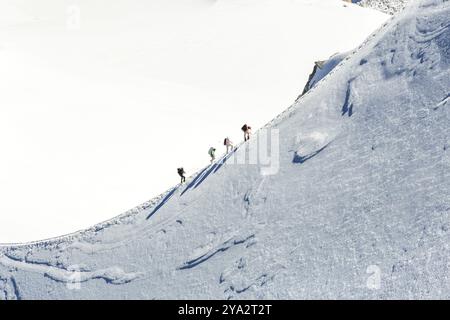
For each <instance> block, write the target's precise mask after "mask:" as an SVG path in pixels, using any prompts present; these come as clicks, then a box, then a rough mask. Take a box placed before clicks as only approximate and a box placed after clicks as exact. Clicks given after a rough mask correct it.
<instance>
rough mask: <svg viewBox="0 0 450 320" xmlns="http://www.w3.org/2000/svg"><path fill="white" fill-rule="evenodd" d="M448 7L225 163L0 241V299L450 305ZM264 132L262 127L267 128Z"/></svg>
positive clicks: (420, 9)
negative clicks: (151, 194)
mask: <svg viewBox="0 0 450 320" xmlns="http://www.w3.org/2000/svg"><path fill="white" fill-rule="evenodd" d="M449 39H450V2H448V1H443V0H421V1H414V2H413V3H412V4H411V5H410V6H409V7H408V8H407V9H406V10H405V11H404V12H402V13H400V14H399V15H398V16H395V17H394V18H392V20H391V21H390V22H389V23H387V24H386V25H384V26H383V27H382V28H381V29H380V30H378V31H377V32H376V33H374V34H373V35H371V36H370V37H369V38H368V40H367V41H366V42H365V43H364V44H363V45H361V47H360V48H359V49H358V50H355V51H354V52H352V53H350V54H349V55H348V56H347V57H346V58H345V59H344V60H343V61H342V62H341V63H340V64H339V65H338V66H336V67H335V68H334V69H333V70H332V71H331V72H330V73H329V74H328V75H327V76H325V77H324V78H323V79H322V80H321V81H320V82H319V83H318V84H317V85H316V86H314V87H313V88H312V89H311V90H309V91H308V92H307V93H306V94H305V95H303V96H302V97H301V98H299V100H298V101H297V103H296V104H295V105H293V106H292V107H291V108H289V109H288V110H286V111H285V112H284V113H283V114H281V115H280V116H278V117H277V118H275V119H274V120H273V121H272V122H271V123H269V124H268V125H267V126H266V128H265V129H267V130H273V129H277V130H278V131H277V132H279V152H278V153H277V152H276V151H277V150H274V151H275V153H276V154H278V155H279V164H280V167H279V170H278V172H276V173H275V174H272V175H262V174H261V171H260V169H261V166H260V165H251V164H248V165H245V164H241V165H238V164H233V163H232V161H231V159H232V158H233V156H234V155H236V156H237V155H238V154H239V153H241V155H242V153H245V150H246V149H247V148H248V147H249V144H251V143H254V141H256V138H257V137H256V136H253V137H252V139H251V140H250V141H251V142H250V143H247V144H243V145H241V146H240V147H239V149H238V150H237V151H236V153H235V154H233V155H232V156H230V157H229V158H226V161H225V159H220V160H219V161H218V163H216V164H214V165H213V166H211V167H207V168H205V169H204V170H201V171H200V172H199V173H198V174H197V175H194V176H193V177H192V178H190V179H188V181H187V183H186V184H185V185H182V186H177V187H175V188H173V189H171V190H169V191H168V192H167V193H165V194H163V195H162V196H161V197H160V198H159V199H158V201H154V202H150V203H148V204H146V205H144V206H142V207H140V208H138V209H136V210H135V212H130V213H129V214H127V215H124V216H122V217H120V218H118V219H115V220H112V221H110V222H107V223H104V224H102V225H99V226H96V227H93V228H92V229H90V230H87V231H85V232H83V233H79V234H74V235H70V236H67V237H63V238H60V239H54V240H51V241H47V242H39V243H33V244H29V245H22V246H20V245H18V246H5V247H2V248H0V298H2V299H33V298H50V299H66V298H68V299H74V298H82V299H90V298H122V299H131V298H135V299H139V298H145V299H152V298H157V299H164V298H187V299H189V298H196V299H200V298H224V299H250V298H252V299H269V298H273V299H286V298H308V299H310V298H362V299H373V298H382V299H389V298H390V299H392V298H399V299H400V298H450V269H449V265H450V261H449V257H450V197H449V194H450V182H449V181H450V154H449V148H450V140H449V133H450V132H449V129H448V124H449V123H450V122H449V121H450V109H449V106H450V102H449V97H450V54H449V52H450V41H449ZM263 133H264V131H260V133H259V134H263Z"/></svg>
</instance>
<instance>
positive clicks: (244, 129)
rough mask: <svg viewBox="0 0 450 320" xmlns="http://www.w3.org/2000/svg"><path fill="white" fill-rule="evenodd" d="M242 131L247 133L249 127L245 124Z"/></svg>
mask: <svg viewBox="0 0 450 320" xmlns="http://www.w3.org/2000/svg"><path fill="white" fill-rule="evenodd" d="M241 129H242V131H244V132H245V131H247V130H248V126H247V125H246V124H244V125H243V126H242V128H241Z"/></svg>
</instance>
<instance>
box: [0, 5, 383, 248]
mask: <svg viewBox="0 0 450 320" xmlns="http://www.w3.org/2000/svg"><path fill="white" fill-rule="evenodd" d="M111 3H112V1H111V0H39V1H36V0H0V88H1V94H0V148H1V153H2V156H1V157H0V194H1V195H2V196H1V201H0V243H16V242H28V241H32V240H38V239H46V238H49V237H54V236H60V235H63V234H67V233H71V232H74V231H77V230H81V229H85V228H88V227H90V226H92V225H93V224H95V223H98V222H99V221H103V220H106V219H109V218H111V217H112V216H117V215H118V214H120V213H122V212H124V211H125V210H128V209H129V208H132V207H133V206H135V205H136V204H138V203H142V202H144V201H146V200H148V199H150V198H153V197H154V196H156V195H157V194H159V193H160V192H161V191H162V190H166V189H167V188H169V187H170V186H172V185H174V184H175V183H177V182H178V181H179V177H178V175H177V171H176V168H179V167H181V166H183V167H184V168H185V170H186V172H188V173H189V174H192V173H193V172H195V171H197V170H199V169H200V168H202V167H203V166H204V165H206V164H207V163H208V162H209V157H208V154H207V152H208V150H209V148H210V147H211V146H215V147H216V148H217V150H218V152H220V153H222V152H223V150H224V147H223V139H224V138H225V137H226V136H229V137H230V138H231V140H232V141H234V142H238V141H240V140H241V139H242V134H241V131H240V128H241V126H242V125H243V124H244V123H245V122H248V123H249V124H251V125H252V126H253V127H254V128H258V127H261V126H262V125H264V124H265V123H267V122H268V121H270V119H272V117H273V115H274V114H277V113H279V112H281V111H283V110H284V109H285V108H286V107H288V106H289V105H291V104H292V103H293V101H295V99H296V97H297V96H298V94H299V91H300V90H301V89H302V88H303V86H304V85H305V82H306V80H307V78H308V75H309V73H310V72H311V68H312V65H313V63H314V61H315V60H317V59H326V58H327V57H329V56H330V55H332V54H333V53H335V52H345V51H349V50H352V49H353V48H355V47H356V46H357V45H358V44H360V43H361V42H362V41H363V40H364V39H365V38H366V37H367V35H368V34H370V33H371V32H373V30H375V29H376V28H378V27H379V26H380V25H381V24H382V23H384V22H385V21H386V20H387V19H388V16H387V15H386V14H383V13H381V12H379V11H376V10H373V9H368V8H361V7H360V6H358V5H351V4H345V3H344V2H343V1H341V0H320V1H319V0H217V1H216V0H170V1H167V0H114V4H111ZM24 199H26V200H24Z"/></svg>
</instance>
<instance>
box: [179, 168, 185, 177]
mask: <svg viewBox="0 0 450 320" xmlns="http://www.w3.org/2000/svg"><path fill="white" fill-rule="evenodd" d="M183 173H184V169H183V168H178V174H179V175H180V176H181V175H183Z"/></svg>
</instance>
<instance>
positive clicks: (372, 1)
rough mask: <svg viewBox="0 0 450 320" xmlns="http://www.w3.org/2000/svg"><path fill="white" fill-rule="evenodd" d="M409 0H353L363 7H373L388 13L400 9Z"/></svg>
mask: <svg viewBox="0 0 450 320" xmlns="http://www.w3.org/2000/svg"><path fill="white" fill-rule="evenodd" d="M408 1H409V0H361V1H358V0H356V1H354V2H357V3H358V4H359V5H361V6H363V7H368V8H373V9H377V10H380V11H382V12H385V13H388V14H394V13H396V12H399V11H400V10H402V9H403V8H404V7H405V6H406V4H407V3H408Z"/></svg>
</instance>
